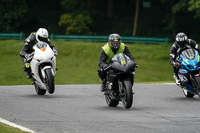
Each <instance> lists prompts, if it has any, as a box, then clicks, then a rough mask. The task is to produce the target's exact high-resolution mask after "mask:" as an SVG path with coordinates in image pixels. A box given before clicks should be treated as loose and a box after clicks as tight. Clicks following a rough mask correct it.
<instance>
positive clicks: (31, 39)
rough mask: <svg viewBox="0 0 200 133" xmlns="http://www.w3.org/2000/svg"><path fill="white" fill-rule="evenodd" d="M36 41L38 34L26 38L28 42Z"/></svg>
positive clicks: (33, 33) (34, 33) (32, 33)
mask: <svg viewBox="0 0 200 133" xmlns="http://www.w3.org/2000/svg"><path fill="white" fill-rule="evenodd" d="M35 40H36V32H31V34H30V35H29V36H28V37H27V38H26V40H25V41H26V42H28V43H30V42H35Z"/></svg>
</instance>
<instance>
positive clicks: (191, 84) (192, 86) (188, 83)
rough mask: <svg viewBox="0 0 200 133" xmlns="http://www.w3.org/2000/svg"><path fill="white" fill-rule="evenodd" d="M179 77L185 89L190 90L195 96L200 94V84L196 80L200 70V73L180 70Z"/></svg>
mask: <svg viewBox="0 0 200 133" xmlns="http://www.w3.org/2000/svg"><path fill="white" fill-rule="evenodd" d="M178 76H179V79H180V81H181V83H182V85H183V86H184V89H186V90H188V91H189V92H191V93H193V94H199V89H200V88H198V84H197V82H196V81H195V79H194V76H199V70H198V72H195V73H194V72H188V71H187V70H185V69H180V70H179V73H178ZM188 78H189V79H188Z"/></svg>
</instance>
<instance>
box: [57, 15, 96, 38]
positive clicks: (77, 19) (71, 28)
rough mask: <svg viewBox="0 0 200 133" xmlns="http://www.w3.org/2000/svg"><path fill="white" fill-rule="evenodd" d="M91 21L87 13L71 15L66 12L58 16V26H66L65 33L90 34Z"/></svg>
mask: <svg viewBox="0 0 200 133" xmlns="http://www.w3.org/2000/svg"><path fill="white" fill-rule="evenodd" d="M91 23H92V19H91V17H90V16H88V15H83V14H78V15H71V14H68V13H66V14H63V15H62V16H61V17H60V21H59V26H64V27H65V28H66V34H67V35H70V34H72V35H73V34H74V35H91V34H92V32H91V31H90V29H89V25H90V24H91Z"/></svg>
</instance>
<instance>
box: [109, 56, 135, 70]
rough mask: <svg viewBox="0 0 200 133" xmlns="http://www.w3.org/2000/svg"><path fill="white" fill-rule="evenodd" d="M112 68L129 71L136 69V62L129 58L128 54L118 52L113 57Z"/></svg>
mask: <svg viewBox="0 0 200 133" xmlns="http://www.w3.org/2000/svg"><path fill="white" fill-rule="evenodd" d="M112 62H113V64H112V66H111V67H112V69H113V70H117V71H119V72H120V71H121V72H128V71H130V70H133V69H134V65H135V63H134V62H133V61H131V60H130V59H129V57H128V56H126V55H125V54H123V53H120V54H117V55H115V56H114V57H113V58H112Z"/></svg>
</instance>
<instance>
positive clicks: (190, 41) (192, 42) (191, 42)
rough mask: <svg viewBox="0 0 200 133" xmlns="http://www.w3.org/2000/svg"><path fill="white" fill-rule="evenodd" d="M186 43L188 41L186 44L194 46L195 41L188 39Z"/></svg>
mask: <svg viewBox="0 0 200 133" xmlns="http://www.w3.org/2000/svg"><path fill="white" fill-rule="evenodd" d="M187 41H188V44H196V41H195V40H193V39H188V40H187Z"/></svg>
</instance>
